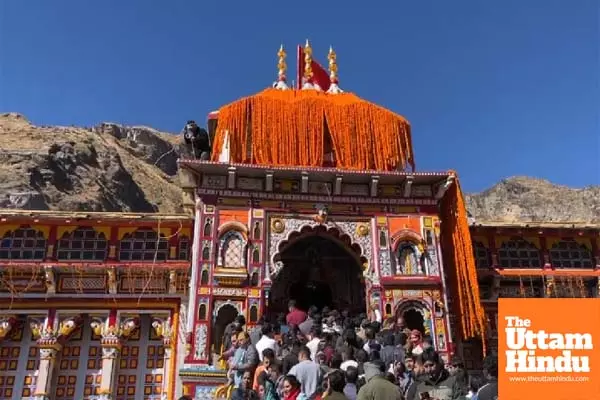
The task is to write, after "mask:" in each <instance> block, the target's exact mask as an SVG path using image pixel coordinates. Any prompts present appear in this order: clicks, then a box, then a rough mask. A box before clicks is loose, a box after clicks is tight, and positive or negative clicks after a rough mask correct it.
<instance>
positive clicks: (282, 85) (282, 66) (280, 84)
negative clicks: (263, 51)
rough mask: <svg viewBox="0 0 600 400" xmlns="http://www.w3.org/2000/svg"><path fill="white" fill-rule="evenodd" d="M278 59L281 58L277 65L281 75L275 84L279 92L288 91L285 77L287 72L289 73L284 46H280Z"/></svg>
mask: <svg viewBox="0 0 600 400" xmlns="http://www.w3.org/2000/svg"><path fill="white" fill-rule="evenodd" d="M277 57H278V58H279V62H278V63H277V68H278V69H279V74H278V77H277V82H275V83H274V84H273V87H274V88H275V89H279V90H288V89H289V87H288V85H287V83H286V81H287V77H286V76H285V71H287V64H286V63H285V57H286V53H285V50H284V49H283V45H281V46H279V51H278V52H277Z"/></svg>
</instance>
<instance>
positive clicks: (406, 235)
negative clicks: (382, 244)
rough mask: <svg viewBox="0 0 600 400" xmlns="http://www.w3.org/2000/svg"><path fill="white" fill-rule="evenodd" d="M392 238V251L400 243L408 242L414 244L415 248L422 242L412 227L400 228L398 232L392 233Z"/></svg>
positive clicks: (395, 249) (395, 250) (396, 249)
mask: <svg viewBox="0 0 600 400" xmlns="http://www.w3.org/2000/svg"><path fill="white" fill-rule="evenodd" d="M392 238H393V239H392V250H393V251H394V252H397V251H398V247H399V246H400V243H403V242H410V243H412V244H413V245H415V247H416V248H419V246H422V244H423V242H424V240H423V237H421V235H419V234H418V233H417V232H415V231H413V230H412V229H402V230H401V231H399V232H398V233H396V234H394V235H392Z"/></svg>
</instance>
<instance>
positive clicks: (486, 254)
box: [473, 241, 492, 268]
mask: <svg viewBox="0 0 600 400" xmlns="http://www.w3.org/2000/svg"><path fill="white" fill-rule="evenodd" d="M473 253H474V254H475V264H476V265H477V268H490V267H491V266H492V253H491V252H490V250H489V249H488V248H487V247H485V245H484V244H483V243H481V242H479V241H474V242H473Z"/></svg>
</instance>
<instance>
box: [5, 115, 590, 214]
mask: <svg viewBox="0 0 600 400" xmlns="http://www.w3.org/2000/svg"><path fill="white" fill-rule="evenodd" d="M178 143H179V138H178V137H177V136H175V135H172V134H168V133H164V132H160V131H157V130H155V129H152V128H148V127H144V126H134V127H126V126H122V125H118V124H114V123H102V124H100V125H98V126H95V127H92V128H78V127H60V126H35V125H33V124H31V123H30V122H29V121H27V119H26V118H25V117H23V116H22V115H19V114H15V113H8V114H1V115H0V208H19V209H31V210H34V209H36V210H63V211H71V210H73V211H134V212H163V213H175V212H182V211H183V210H182V207H181V200H182V197H181V191H180V189H179V187H178V184H177V183H178V180H177V158H178V157H179V151H180V148H179V144H178ZM466 201H467V207H468V209H469V213H470V215H471V217H472V219H473V220H475V221H478V222H491V221H493V222H524V223H526V222H533V223H536V222H537V223H539V222H570V223H600V187H599V186H593V187H588V188H584V189H571V188H568V187H564V186H558V185H554V184H552V183H550V182H548V181H545V180H541V179H534V178H527V177H514V178H508V179H505V180H503V181H501V182H500V183H498V184H497V185H495V186H494V187H492V188H490V189H488V190H485V191H483V192H481V193H477V194H470V195H467V196H466Z"/></svg>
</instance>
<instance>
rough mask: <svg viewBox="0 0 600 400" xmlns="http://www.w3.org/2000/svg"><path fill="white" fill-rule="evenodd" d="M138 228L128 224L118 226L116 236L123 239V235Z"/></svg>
mask: <svg viewBox="0 0 600 400" xmlns="http://www.w3.org/2000/svg"><path fill="white" fill-rule="evenodd" d="M137 230H138V227H137V226H128V227H125V228H119V234H118V235H117V238H118V239H119V240H123V238H124V237H125V235H127V234H128V233H133V232H135V231H137Z"/></svg>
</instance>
